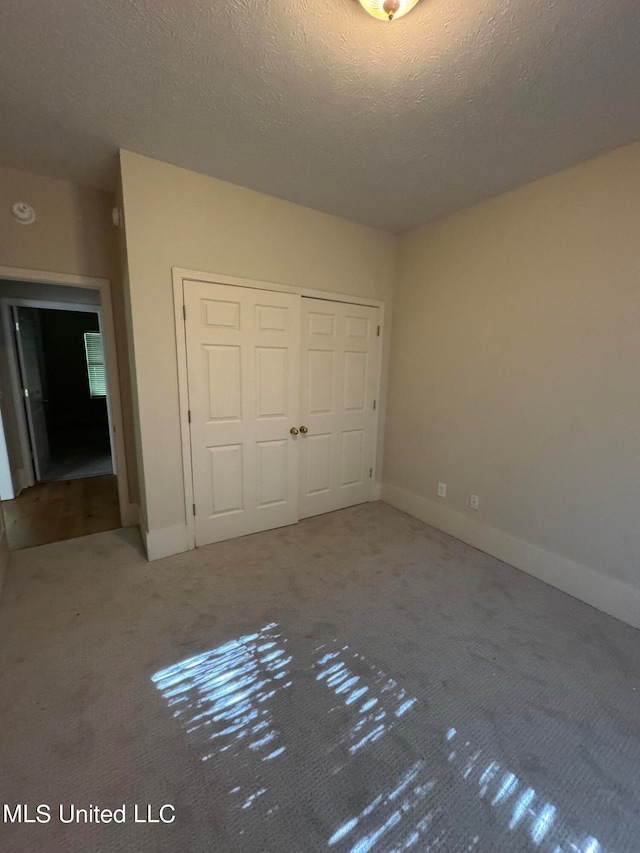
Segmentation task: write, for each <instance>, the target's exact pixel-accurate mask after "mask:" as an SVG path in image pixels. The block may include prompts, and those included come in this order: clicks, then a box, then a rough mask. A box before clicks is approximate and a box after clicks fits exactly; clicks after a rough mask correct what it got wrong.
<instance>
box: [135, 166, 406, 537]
mask: <svg viewBox="0 0 640 853" xmlns="http://www.w3.org/2000/svg"><path fill="white" fill-rule="evenodd" d="M121 174H122V189H123V199H124V213H125V223H126V240H127V254H128V273H129V282H130V302H131V316H132V328H133V351H134V361H135V371H136V375H137V396H138V401H137V402H138V407H139V420H140V442H139V447H140V448H141V453H142V458H141V465H140V467H139V471H140V472H141V476H142V477H143V480H144V491H145V492H146V515H147V525H148V529H149V530H151V531H165V533H159V534H158V535H159V536H162V537H165V538H163V540H162V541H167V542H169V541H173V540H174V538H175V537H179V536H180V529H181V528H182V529H184V525H185V508H184V489H183V480H182V461H181V444H180V428H179V413H178V380H177V362H176V347H175V332H174V310H173V291H172V279H171V268H172V267H186V268H189V269H193V270H199V271H204V272H211V273H219V274H221V275H229V276H236V277H239V278H249V279H254V280H260V281H268V282H275V283H279V284H287V285H296V286H301V287H309V288H318V289H321V290H328V291H334V292H343V293H348V294H354V295H358V296H369V297H373V298H377V299H382V300H386V301H387V302H388V303H390V299H391V291H392V285H393V276H394V262H395V238H394V237H393V236H391V235H389V234H384V233H383V232H380V231H376V230H374V229H371V228H366V227H364V226H362V225H357V224H355V223H353V222H347V221H346V220H343V219H339V218H337V217H334V216H328V215H326V214H323V213H319V212H317V211H314V210H311V209H309V208H305V207H301V206H299V205H295V204H291V203H289V202H286V201H282V200H280V199H277V198H273V197H271V196H267V195H263V194H262V193H257V192H254V191H252V190H247V189H243V188H241V187H238V186H235V185H233V184H228V183H225V182H223V181H219V180H215V179H213V178H207V177H204V176H203V175H198V174H196V173H194V172H190V171H187V170H185V169H180V168H177V167H175V166H170V165H168V164H166V163H160V162H158V161H155V160H151V159H149V158H146V157H141V156H139V155H137V154H132V153H130V152H127V151H123V152H121ZM167 547H169V546H167ZM164 550H166V549H165V548H164V546H162V547H160V548H159V551H164Z"/></svg>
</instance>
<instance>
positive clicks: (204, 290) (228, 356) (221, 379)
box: [184, 281, 300, 545]
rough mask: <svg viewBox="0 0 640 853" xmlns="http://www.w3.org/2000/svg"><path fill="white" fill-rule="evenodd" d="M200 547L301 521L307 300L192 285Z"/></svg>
mask: <svg viewBox="0 0 640 853" xmlns="http://www.w3.org/2000/svg"><path fill="white" fill-rule="evenodd" d="M184 297H185V308H186V319H185V327H186V343H187V370H188V381H189V409H190V415H191V427H190V429H191V451H192V466H193V484H194V499H195V528H196V545H205V544H207V543H209V542H218V541H220V540H222V539H230V538H232V537H234V536H242V535H244V534H247V533H256V532H257V531H259V530H267V529H269V528H272V527H281V526H282V525H285V524H293V523H295V522H296V521H297V520H298V489H299V472H298V447H297V438H296V437H295V436H293V435H291V434H290V432H289V430H290V429H291V428H292V427H298V426H299V425H300V411H299V400H300V296H298V295H293V294H288V293H276V292H273V291H269V290H253V289H251V288H246V287H233V286H230V285H218V284H208V283H202V282H197V281H187V282H185V285H184Z"/></svg>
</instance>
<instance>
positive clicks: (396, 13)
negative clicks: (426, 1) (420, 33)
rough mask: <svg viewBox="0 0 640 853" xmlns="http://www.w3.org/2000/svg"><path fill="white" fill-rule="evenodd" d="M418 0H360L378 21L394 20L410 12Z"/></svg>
mask: <svg viewBox="0 0 640 853" xmlns="http://www.w3.org/2000/svg"><path fill="white" fill-rule="evenodd" d="M417 2H418V0H360V5H361V6H363V7H364V8H365V9H366V10H367V12H368V13H369V14H370V15H373V17H374V18H378V20H379V21H391V20H393V21H395V19H396V18H401V17H402V16H403V15H406V14H407V12H410V11H411V10H412V9H413V7H414V6H415V5H416V3H417Z"/></svg>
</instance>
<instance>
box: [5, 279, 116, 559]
mask: <svg viewBox="0 0 640 853" xmlns="http://www.w3.org/2000/svg"><path fill="white" fill-rule="evenodd" d="M103 296H104V292H103V291H102V290H101V288H100V287H98V288H91V286H89V285H84V286H83V285H76V286H71V287H67V286H63V285H57V284H44V283H38V282H27V281H24V280H23V281H5V280H0V316H1V320H2V323H1V324H0V325H1V329H0V350H1V351H2V355H3V358H2V360H1V366H0V406H1V408H2V421H1V422H0V424H1V430H0V432H1V434H0V451H1V452H0V499H2V512H3V515H4V522H5V529H6V534H7V541H8V545H9V548H10V549H11V550H17V549H20V548H26V547H31V546H34V545H42V544H45V543H48V542H55V541H59V540H62V539H70V538H75V537H77V536H83V535H87V534H90V533H98V532H101V531H104V530H112V529H115V528H118V527H120V526H121V497H122V488H121V486H122V485H123V484H121V483H119V475H120V471H118V470H117V468H118V466H117V460H118V447H117V443H116V441H115V436H116V433H117V431H116V428H115V424H114V423H113V419H114V417H113V416H114V409H115V410H116V412H117V413H119V400H118V401H114V400H113V399H112V398H113V396H114V395H113V387H114V386H113V382H112V381H111V380H112V379H113V377H112V376H111V375H110V373H111V370H112V366H113V360H111V361H110V360H109V357H108V356H109V353H108V350H109V345H110V344H112V341H109V340H108V338H109V334H108V330H105V326H106V325H107V324H105V319H107V320H109V319H110V316H109V317H107V318H105V316H104V310H103V309H104V306H103V305H102V297H103ZM109 307H110V306H109ZM107 313H108V314H109V315H110V312H107ZM105 331H106V332H107V333H106V334H105ZM116 387H117V381H116ZM114 403H116V405H114ZM125 485H126V484H125Z"/></svg>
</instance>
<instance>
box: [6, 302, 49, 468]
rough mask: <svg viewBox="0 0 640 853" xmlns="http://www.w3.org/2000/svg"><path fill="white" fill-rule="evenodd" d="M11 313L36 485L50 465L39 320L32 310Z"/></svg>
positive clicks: (15, 310)
mask: <svg viewBox="0 0 640 853" xmlns="http://www.w3.org/2000/svg"><path fill="white" fill-rule="evenodd" d="M12 311H13V320H14V324H15V334H16V349H17V353H18V364H19V367H20V377H21V382H22V391H23V395H24V404H25V411H26V415H27V426H28V429H29V441H30V443H31V452H32V457H33V467H34V472H35V478H36V480H37V481H39V480H42V479H43V477H44V476H45V474H46V471H47V468H48V467H49V461H50V452H49V436H48V433H47V418H46V399H45V392H44V385H45V383H44V376H43V373H44V364H43V357H42V341H41V337H40V334H41V333H40V319H39V315H38V312H37V310H36V309H34V308H19V307H16V306H14V307H13V309H12Z"/></svg>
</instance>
